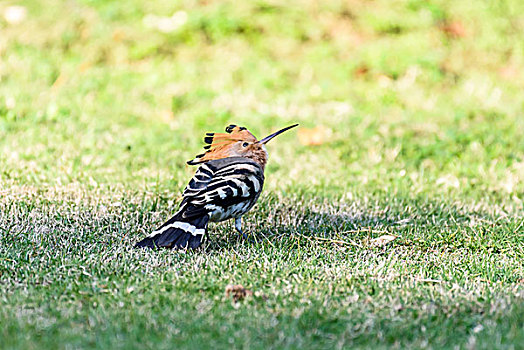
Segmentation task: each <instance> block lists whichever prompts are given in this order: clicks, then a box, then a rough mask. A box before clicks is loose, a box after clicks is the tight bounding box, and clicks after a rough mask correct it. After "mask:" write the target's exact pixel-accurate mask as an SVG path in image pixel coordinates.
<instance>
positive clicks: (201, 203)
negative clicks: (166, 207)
mask: <svg viewBox="0 0 524 350" xmlns="http://www.w3.org/2000/svg"><path fill="white" fill-rule="evenodd" d="M263 184H264V172H263V170H262V168H261V167H260V165H258V164H257V163H256V162H254V161H252V160H249V159H247V158H242V157H231V158H225V159H219V160H212V161H209V162H207V163H204V164H203V165H201V166H200V168H199V169H198V171H197V172H196V174H195V176H194V177H193V178H192V179H191V181H190V182H189V184H188V185H187V187H186V189H185V190H184V193H183V196H184V199H183V201H182V206H181V210H180V211H181V212H182V215H183V216H184V217H193V216H200V215H202V214H204V213H206V214H207V213H210V212H213V211H216V210H218V211H221V212H223V213H226V212H227V210H228V208H232V207H234V206H235V205H237V204H239V203H245V202H247V201H253V203H252V204H254V201H256V200H257V199H258V196H259V195H260V193H261V191H262V186H263ZM252 204H251V205H252ZM251 205H250V206H249V208H250V207H251ZM247 209H248V208H247ZM224 215H225V214H224Z"/></svg>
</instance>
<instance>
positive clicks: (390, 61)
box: [0, 0, 524, 204]
mask: <svg viewBox="0 0 524 350" xmlns="http://www.w3.org/2000/svg"><path fill="white" fill-rule="evenodd" d="M13 5H18V6H22V7H21V8H20V9H19V11H22V14H18V15H19V17H20V18H21V19H19V20H18V21H17V20H13V19H11V22H9V21H8V16H7V15H6V14H8V13H9V11H7V10H8V9H10V8H11V12H12V11H13V10H12V6H13ZM10 6H11V7H10ZM1 8H2V10H3V12H4V18H3V19H1V21H0V26H1V30H2V35H1V37H0V54H1V56H0V57H1V68H0V69H1V70H0V79H1V80H0V82H1V84H0V133H1V134H0V138H1V140H2V141H1V143H0V147H1V154H2V155H3V156H2V160H1V168H2V178H3V179H4V180H8V181H12V182H13V183H27V184H34V185H41V184H49V185H55V184H58V185H60V184H62V185H63V184H68V183H72V182H83V183H86V182H89V181H91V182H94V183H108V182H115V181H118V182H122V183H127V184H130V183H132V182H135V183H143V182H144V181H146V182H147V181H151V180H156V179H161V180H164V179H170V178H171V179H172V178H176V179H177V181H178V180H180V181H182V183H177V184H178V185H180V186H183V185H184V184H183V182H185V181H186V178H185V177H182V178H180V179H178V175H177V174H178V172H179V171H180V170H179V169H181V168H183V167H184V161H185V160H187V159H190V158H191V157H192V156H193V155H194V154H197V153H198V152H199V151H200V147H201V145H202V137H203V135H204V133H205V132H206V131H221V130H222V129H223V128H224V127H225V125H227V124H229V123H236V124H241V125H246V126H248V127H249V128H250V129H251V130H252V131H253V132H254V133H255V135H257V136H263V135H265V134H267V133H269V132H270V131H272V130H275V129H277V128H279V127H283V126H286V125H288V124H290V123H294V122H298V123H300V124H301V126H302V128H310V129H311V128H315V127H317V129H316V130H313V131H311V133H313V134H320V135H316V136H319V137H320V138H321V140H320V142H318V143H321V145H318V146H317V147H310V146H309V144H310V143H314V142H313V141H312V140H311V138H312V136H310V135H309V134H308V133H307V131H306V132H303V133H304V137H303V138H302V139H300V140H299V139H298V138H297V139H293V135H286V136H283V137H282V139H281V140H278V141H277V142H274V144H272V145H271V147H270V153H271V154H272V156H273V160H272V162H271V163H270V164H271V165H270V168H269V169H270V171H271V172H276V173H277V174H276V175H275V176H271V177H269V181H270V183H271V185H272V186H274V187H277V186H286V185H288V184H290V183H296V184H300V185H304V186H317V185H326V186H343V187H347V186H349V187H358V188H362V186H367V185H368V184H370V185H369V186H371V188H376V187H377V186H380V187H384V186H386V187H388V188H391V187H397V186H401V187H407V188H409V189H410V191H413V190H415V191H426V189H427V188H426V186H428V185H429V186H430V187H433V186H434V185H435V183H436V182H438V186H440V187H442V190H444V191H445V190H446V189H447V188H448V187H451V188H452V189H453V191H454V192H461V193H463V192H473V194H471V195H473V196H475V197H476V198H478V197H479V196H491V195H493V196H501V197H504V198H506V197H512V195H514V194H516V195H517V197H518V198H519V200H518V201H520V204H522V203H521V199H522V196H521V194H522V191H523V189H524V187H523V186H524V185H523V183H524V181H523V180H524V179H523V176H524V173H523V171H524V170H523V169H524V165H523V154H524V137H523V136H524V118H523V115H522V110H523V107H524V106H523V104H524V100H523V99H524V94H522V93H521V92H522V89H523V84H524V83H523V82H524V76H523V74H524V71H523V67H524V41H523V39H524V35H523V34H522V33H523V32H524V28H523V26H524V24H523V18H522V13H523V10H524V4H523V3H522V2H521V1H517V0H515V1H511V0H507V1H475V2H467V1H458V2H457V1H416V0H413V1H283V2H278V1H275V2H263V1H247V2H241V3H236V2H228V1H201V2H200V1H187V2H185V1H148V2H142V1H127V2H126V3H125V4H122V3H120V2H117V1H95V0H94V1H45V2H44V1H42V2H39V1H25V2H24V1H21V2H12V1H7V2H3V3H2V4H1ZM15 15H16V13H15ZM11 16H13V15H11ZM14 17H15V18H16V16H14ZM300 141H302V142H300ZM399 174H400V175H399ZM402 174H404V175H402ZM341 177H343V180H342V179H341ZM439 179H440V180H439Z"/></svg>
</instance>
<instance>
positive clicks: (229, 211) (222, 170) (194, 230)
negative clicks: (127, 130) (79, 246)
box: [135, 124, 298, 248]
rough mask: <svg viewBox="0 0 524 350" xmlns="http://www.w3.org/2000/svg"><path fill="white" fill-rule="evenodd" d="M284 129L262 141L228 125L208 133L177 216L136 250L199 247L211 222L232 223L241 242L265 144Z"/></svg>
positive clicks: (259, 185) (255, 193)
mask: <svg viewBox="0 0 524 350" xmlns="http://www.w3.org/2000/svg"><path fill="white" fill-rule="evenodd" d="M297 125H298V124H295V125H291V126H288V127H287V128H284V129H281V130H279V131H277V132H275V133H273V134H271V135H269V136H266V137H264V138H263V139H262V140H257V138H256V137H255V136H254V135H253V134H252V133H251V132H249V130H247V129H246V128H244V127H240V126H236V125H229V126H228V127H227V128H226V133H207V134H206V137H205V138H204V142H205V143H206V144H208V145H207V146H205V147H204V149H206V152H204V153H202V154H199V155H197V156H196V157H195V159H193V160H190V161H188V162H187V163H188V164H189V165H198V164H199V165H200V167H199V168H198V170H197V171H196V173H195V175H194V176H193V178H192V179H191V181H190V182H189V184H188V185H187V186H186V188H185V189H184V192H183V194H182V197H183V199H182V203H181V204H180V208H179V210H178V212H177V213H176V214H175V215H174V216H173V217H172V218H171V219H169V220H168V221H166V222H165V223H164V224H163V225H162V226H160V227H159V228H158V229H156V230H155V231H153V232H152V233H151V234H150V235H149V236H148V237H146V238H145V239H143V240H141V241H140V242H138V243H137V244H136V245H135V247H149V248H155V247H164V248H197V247H199V246H200V245H201V244H202V239H203V238H204V235H206V233H207V225H208V223H209V222H220V221H224V220H228V219H235V228H236V230H237V231H238V233H240V234H241V235H242V236H243V237H244V238H246V237H247V236H246V234H245V233H244V232H243V231H242V215H244V214H245V213H247V212H248V211H249V210H250V209H251V208H252V207H253V206H254V205H255V203H256V202H257V200H258V197H259V196H260V193H261V192H262V186H263V185H264V168H265V166H266V163H267V160H268V153H267V150H266V147H265V144H266V143H268V142H269V141H270V140H271V139H273V138H274V137H275V136H277V135H280V134H281V133H283V132H284V131H287V130H289V129H291V128H294V127H295V126H297Z"/></svg>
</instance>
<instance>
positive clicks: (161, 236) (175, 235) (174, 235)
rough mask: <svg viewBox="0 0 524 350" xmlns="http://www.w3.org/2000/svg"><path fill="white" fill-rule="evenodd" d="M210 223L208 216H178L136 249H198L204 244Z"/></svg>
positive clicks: (144, 240) (136, 246)
mask: <svg viewBox="0 0 524 350" xmlns="http://www.w3.org/2000/svg"><path fill="white" fill-rule="evenodd" d="M208 221H209V217H208V216H207V215H203V216H201V217H198V218H193V219H184V218H182V217H181V215H178V214H177V215H175V216H173V217H172V218H171V219H169V220H168V221H167V222H166V223H165V224H163V225H162V226H160V227H159V228H158V229H157V230H156V231H154V232H153V233H152V234H151V235H150V236H149V237H146V238H144V239H143V240H141V241H140V242H138V243H137V244H136V245H135V248H142V247H147V248H157V247H162V248H177V249H180V248H197V247H199V246H200V245H201V244H202V239H203V238H204V234H205V233H206V232H207V223H208Z"/></svg>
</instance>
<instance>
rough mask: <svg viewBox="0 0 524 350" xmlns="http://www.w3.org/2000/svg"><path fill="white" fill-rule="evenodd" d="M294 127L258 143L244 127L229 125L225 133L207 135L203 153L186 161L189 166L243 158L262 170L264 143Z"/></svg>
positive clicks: (265, 153) (264, 154)
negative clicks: (250, 160)
mask: <svg viewBox="0 0 524 350" xmlns="http://www.w3.org/2000/svg"><path fill="white" fill-rule="evenodd" d="M295 126H296V125H293V126H290V127H287V128H284V129H282V130H279V131H277V132H276V133H273V134H271V135H269V136H268V137H266V138H264V139H262V140H260V141H258V140H257V138H256V137H255V136H254V135H253V134H252V133H251V132H249V130H247V129H246V128H244V127H241V126H237V125H229V126H228V127H227V128H226V133H207V134H206V137H205V138H204V142H205V143H207V144H208V145H207V146H205V147H204V148H205V149H207V151H206V152H205V153H202V154H199V155H197V156H196V157H195V159H193V160H190V161H188V162H187V163H188V164H190V165H196V164H201V163H205V162H207V161H210V160H214V159H223V158H228V157H245V158H249V159H252V160H254V161H255V162H257V163H258V164H260V166H261V167H262V169H264V167H265V166H266V163H267V158H268V155H267V151H266V147H265V143H266V142H268V141H269V140H271V139H272V138H273V137H275V136H277V135H279V134H280V133H282V132H284V131H286V130H288V129H290V128H292V127H295Z"/></svg>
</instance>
